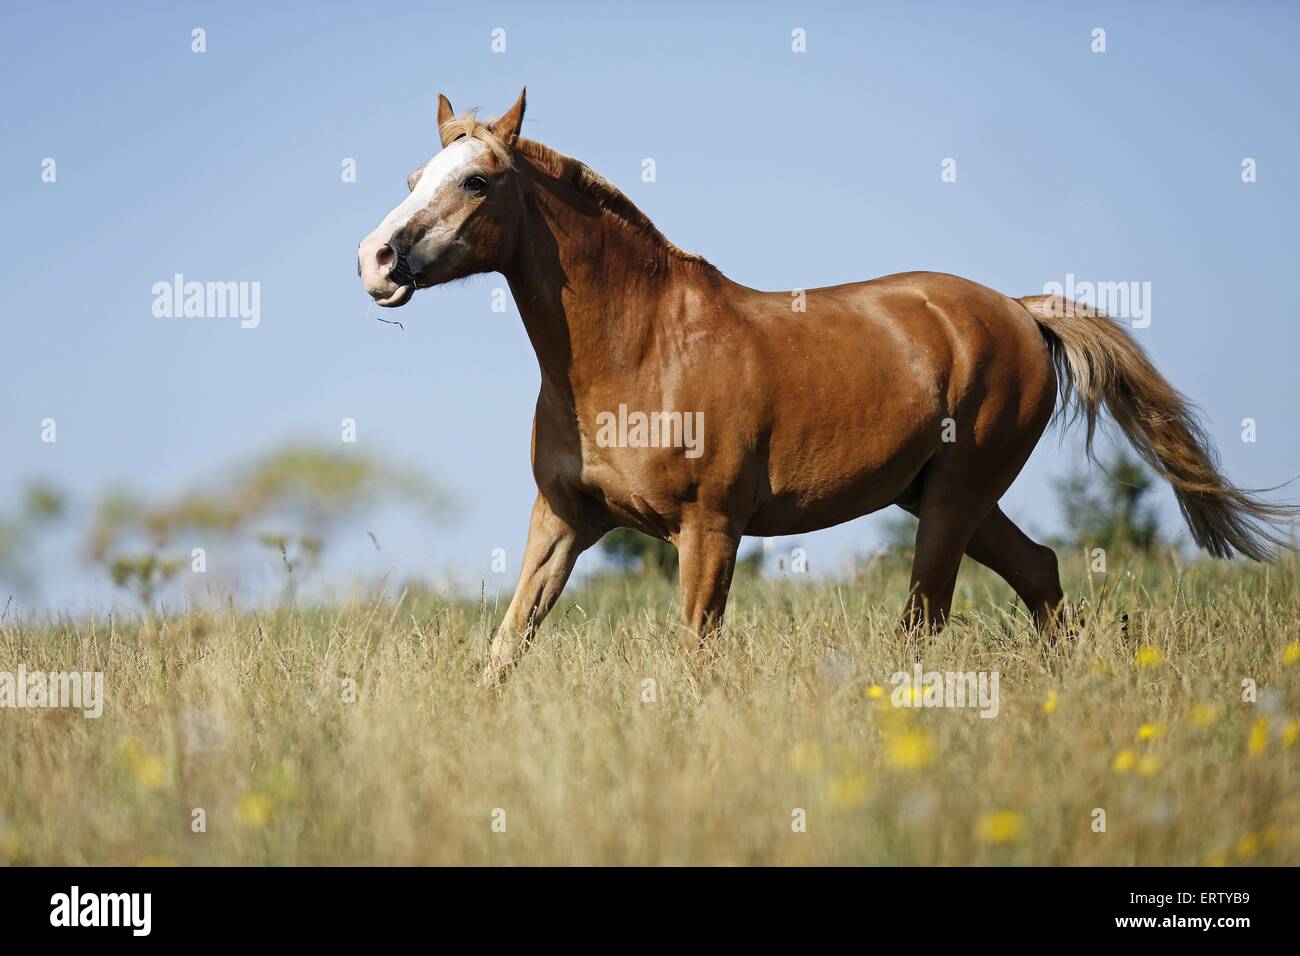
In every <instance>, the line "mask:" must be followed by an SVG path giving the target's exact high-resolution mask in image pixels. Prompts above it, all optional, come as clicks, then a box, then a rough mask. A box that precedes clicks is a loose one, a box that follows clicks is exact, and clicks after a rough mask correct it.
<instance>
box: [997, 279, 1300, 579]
mask: <svg viewBox="0 0 1300 956" xmlns="http://www.w3.org/2000/svg"><path fill="white" fill-rule="evenodd" d="M1018 301H1019V302H1020V304H1021V305H1023V306H1024V307H1025V308H1026V309H1028V310H1029V313H1030V314H1031V315H1032V316H1033V317H1034V318H1035V319H1036V320H1037V321H1038V324H1039V326H1040V327H1041V329H1042V331H1043V336H1044V337H1045V338H1046V339H1047V345H1048V349H1049V351H1050V353H1051V358H1052V364H1053V365H1054V366H1055V367H1056V375H1057V381H1058V382H1059V383H1060V385H1059V387H1060V393H1061V402H1060V405H1059V407H1058V412H1057V413H1058V415H1060V416H1062V417H1064V418H1065V419H1066V421H1067V423H1068V422H1072V421H1074V420H1075V419H1077V418H1078V417H1079V416H1080V415H1082V416H1083V418H1084V420H1085V422H1086V423H1087V429H1088V434H1087V449H1088V455H1089V457H1092V439H1093V434H1094V432H1095V430H1096V426H1097V415H1098V412H1099V411H1100V410H1101V409H1102V408H1103V407H1104V408H1105V410H1106V411H1107V412H1108V413H1109V414H1110V416H1111V418H1113V419H1114V420H1115V423H1116V424H1117V425H1119V427H1120V430H1121V431H1122V432H1123V433H1124V436H1125V437H1126V438H1127V439H1128V440H1129V441H1130V442H1131V443H1132V445H1133V447H1134V448H1135V449H1136V450H1137V452H1138V454H1139V455H1140V456H1141V457H1142V459H1143V460H1144V461H1145V462H1146V463H1147V464H1148V465H1150V466H1151V467H1152V468H1153V469H1154V470H1155V471H1156V473H1157V474H1159V475H1161V476H1162V477H1163V478H1164V479H1165V480H1166V481H1168V482H1169V483H1170V484H1171V485H1172V486H1173V489H1174V494H1175V495H1176V496H1177V498H1178V507H1179V508H1180V509H1181V511H1182V513H1183V519H1184V520H1185V521H1186V522H1187V526H1188V527H1189V528H1190V529H1191V532H1192V537H1193V538H1194V539H1195V540H1196V543H1197V544H1198V545H1200V546H1201V547H1202V548H1204V549H1205V550H1206V551H1209V552H1210V554H1212V555H1214V556H1215V557H1217V558H1228V557H1231V556H1232V554H1233V552H1239V553H1241V554H1244V555H1245V556H1246V557H1248V558H1252V559H1254V560H1256V561H1267V560H1271V558H1272V557H1273V555H1274V553H1275V552H1276V551H1277V550H1279V549H1282V548H1292V549H1294V548H1295V547H1296V545H1295V543H1294V538H1293V537H1288V536H1287V535H1285V534H1284V533H1283V531H1282V530H1281V528H1280V527H1279V525H1282V524H1283V523H1285V522H1294V521H1295V520H1296V519H1297V518H1300V508H1297V507H1292V506H1288V505H1279V504H1273V503H1271V502H1268V501H1264V500H1263V499H1261V498H1259V497H1257V493H1256V492H1251V491H1244V490H1242V489H1240V488H1238V487H1236V486H1235V485H1233V484H1232V483H1231V482H1230V481H1228V479H1227V478H1225V477H1224V476H1223V474H1222V473H1221V472H1220V471H1219V457H1218V453H1217V452H1216V451H1215V449H1214V445H1213V444H1212V443H1211V441H1210V439H1209V437H1208V436H1207V435H1206V433H1205V428H1204V426H1203V425H1202V424H1201V423H1200V421H1199V420H1198V418H1197V415H1196V412H1195V410H1194V408H1193V407H1192V405H1191V404H1190V403H1189V402H1188V400H1187V399H1186V398H1185V397H1183V396H1182V395H1181V394H1179V392H1178V391H1177V389H1175V388H1174V387H1173V386H1172V385H1170V384H1169V382H1168V381H1167V380H1166V379H1165V377H1164V376H1163V375H1161V374H1160V373H1159V372H1158V371H1156V368H1155V366H1154V365H1152V364H1151V360H1150V359H1149V358H1148V357H1147V354H1146V352H1145V351H1143V349H1142V346H1140V345H1139V344H1138V343H1137V342H1136V341H1135V340H1134V339H1133V337H1132V336H1131V335H1129V334H1128V332H1127V331H1125V330H1124V328H1123V327H1122V326H1120V324H1119V323H1118V322H1116V321H1115V320H1113V319H1111V318H1109V317H1108V316H1106V315H1103V314H1101V313H1100V312H1098V311H1096V310H1093V309H1090V308H1087V307H1085V306H1082V305H1079V304H1078V303H1075V302H1071V301H1069V300H1068V299H1065V298H1063V297H1061V296H1055V295H1034V296H1026V297H1025V298H1023V299H1020V300H1018Z"/></svg>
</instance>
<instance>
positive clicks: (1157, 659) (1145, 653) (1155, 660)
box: [1133, 644, 1165, 667]
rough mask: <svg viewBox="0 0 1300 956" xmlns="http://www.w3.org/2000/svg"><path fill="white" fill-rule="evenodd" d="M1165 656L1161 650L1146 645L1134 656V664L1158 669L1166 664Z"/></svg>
mask: <svg viewBox="0 0 1300 956" xmlns="http://www.w3.org/2000/svg"><path fill="white" fill-rule="evenodd" d="M1164 660H1165V655H1164V654H1162V653H1160V648H1158V647H1152V646H1151V645H1150V644H1144V645H1143V646H1141V647H1139V648H1138V649H1137V653H1136V654H1134V655H1133V662H1134V663H1135V664H1137V665H1138V667H1156V666H1158V665H1160V664H1162V663H1164Z"/></svg>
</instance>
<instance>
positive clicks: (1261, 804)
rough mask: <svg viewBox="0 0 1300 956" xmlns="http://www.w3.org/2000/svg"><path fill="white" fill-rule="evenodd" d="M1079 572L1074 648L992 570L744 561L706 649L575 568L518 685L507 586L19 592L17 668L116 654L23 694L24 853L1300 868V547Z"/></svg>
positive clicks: (5, 745) (666, 589)
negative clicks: (1255, 558)
mask: <svg viewBox="0 0 1300 956" xmlns="http://www.w3.org/2000/svg"><path fill="white" fill-rule="evenodd" d="M1063 565H1064V568H1063V570H1064V572H1065V579H1066V589H1067V592H1068V593H1069V594H1070V595H1071V596H1072V598H1073V599H1074V600H1076V601H1078V600H1079V599H1084V600H1085V602H1086V606H1085V609H1084V615H1085V622H1084V626H1083V628H1082V630H1081V632H1080V633H1079V634H1078V635H1077V636H1076V637H1075V638H1073V639H1072V640H1069V641H1063V642H1061V643H1059V644H1058V645H1056V646H1047V645H1045V644H1043V643H1042V642H1041V641H1040V640H1039V638H1038V637H1037V636H1036V635H1035V633H1034V632H1033V630H1032V628H1031V627H1030V626H1029V624H1028V622H1027V619H1026V616H1025V614H1024V611H1023V608H1021V607H1018V606H1017V605H1016V604H1015V603H1014V601H1013V599H1012V596H1011V593H1010V591H1009V590H1007V589H1006V588H1005V586H1004V585H1002V584H1001V583H1000V582H998V581H997V580H996V579H994V578H993V577H991V576H990V575H987V574H986V573H985V572H983V571H982V570H980V569H978V568H975V567H970V566H968V567H966V568H965V569H964V570H963V574H962V577H961V580H960V583H959V590H958V596H957V599H956V601H955V604H954V612H955V620H954V621H953V623H952V624H951V626H950V627H949V628H948V630H947V631H945V632H944V633H943V634H942V635H940V636H937V637H931V638H925V639H921V640H913V641H909V642H903V641H901V640H900V639H899V638H898V637H896V636H895V632H894V621H895V617H896V614H897V612H898V610H899V608H900V607H901V605H902V602H903V598H904V593H905V588H906V580H907V578H906V567H905V566H903V565H899V564H896V563H893V562H889V561H883V562H877V563H876V564H874V565H872V566H870V567H868V568H866V569H865V570H863V571H861V572H860V573H858V574H857V575H856V576H855V577H853V578H852V579H846V580H843V581H840V582H838V583H814V582H810V581H806V580H797V579H795V580H777V581H772V580H752V581H747V582H741V583H739V584H738V585H737V587H736V588H735V590H734V591H733V594H732V602H731V605H730V611H729V618H728V627H727V630H726V632H725V634H724V636H723V640H722V644H721V646H720V653H719V654H718V656H717V658H716V660H714V661H713V662H712V663H711V664H710V665H708V666H706V667H703V668H701V667H699V666H697V665H692V664H690V663H688V662H686V661H683V660H681V659H680V658H679V657H678V656H677V655H676V651H675V648H676V637H677V609H676V601H675V596H674V590H673V588H672V587H671V586H670V585H669V584H667V583H665V582H662V581H656V580H653V579H643V578H627V579H604V580H601V581H597V582H594V583H591V584H588V585H585V586H584V585H577V586H573V587H571V588H570V590H569V591H568V592H566V594H565V596H564V597H563V598H562V599H561V601H560V604H559V605H558V606H557V608H556V610H555V612H554V613H553V614H552V616H551V618H550V619H549V620H548V622H547V624H546V626H545V627H544V628H543V631H542V635H541V637H540V638H539V641H538V642H537V644H536V646H535V648H534V650H533V651H532V653H531V654H530V655H529V656H528V658H527V659H526V660H525V662H524V663H523V665H522V666H521V667H520V668H519V670H518V671H517V672H516V674H515V676H514V677H513V679H512V680H511V682H510V683H509V684H508V685H507V686H506V688H505V689H504V690H503V691H500V692H493V691H484V690H480V689H479V688H478V686H477V678H478V674H479V669H480V667H481V664H482V661H483V658H484V655H485V648H486V642H487V641H488V639H489V637H490V634H491V629H492V626H493V624H494V623H495V621H496V620H497V619H499V616H500V613H501V611H502V610H503V609H504V608H503V606H501V605H497V604H496V603H493V602H480V603H474V602H452V603H447V602H445V601H441V600H439V599H437V598H436V597H434V596H432V595H429V594H426V593H418V592H416V591H414V590H412V591H410V592H408V593H405V594H403V595H402V597H401V599H400V600H399V599H397V598H396V597H380V598H369V599H362V598H358V599H357V600H355V601H354V602H353V603H351V604H349V605H347V606H343V607H332V608H315V607H310V608H299V609H291V608H283V609H277V610H272V611H268V612H259V613H257V614H253V613H249V612H239V611H234V610H221V609H218V610H211V611H193V612H191V613H188V614H185V615H173V616H169V617H166V618H159V617H156V616H155V617H149V616H144V615H141V616H139V617H136V618H134V619H118V620H111V621H110V620H108V619H105V618H99V619H93V620H92V619H68V620H58V621H50V622H41V623H27V622H21V621H15V619H14V615H13V613H12V612H10V613H9V614H7V615H6V617H5V618H4V620H3V623H2V625H0V671H4V670H8V671H14V670H15V669H16V668H17V666H18V664H20V663H22V664H24V665H25V666H26V668H27V670H28V671H32V670H41V669H44V670H73V669H77V670H85V669H89V670H96V669H98V670H102V671H103V672H104V675H105V688H106V697H107V703H106V705H105V709H104V714H103V716H102V717H101V718H100V719H97V720H94V719H85V718H83V717H82V716H81V715H80V714H79V713H77V712H71V711H67V710H53V709H49V710H42V711H37V710H0V731H2V732H0V862H7V863H10V864H25V863H26V864H126V865H134V864H147V863H159V864H169V863H171V864H180V865H186V864H340V863H341V864H361V863H380V864H710V865H712V864H723V865H726V864H936V863H937V864H972V863H993V864H1118V865H1129V864H1193V865H1200V864H1206V863H1210V864H1228V865H1259V864H1296V863H1300V790H1298V789H1297V783H1298V782H1300V777H1298V775H1297V770H1298V767H1300V745H1297V726H1298V725H1297V720H1296V718H1297V716H1298V715H1300V706H1298V705H1300V587H1298V586H1297V578H1298V576H1300V563H1297V562H1296V561H1295V560H1289V561H1288V562H1286V563H1283V564H1281V565H1278V566H1275V567H1272V568H1264V567H1258V566H1247V565H1242V564H1219V563H1213V562H1210V561H1200V562H1197V563H1194V564H1182V563H1177V562H1176V561H1174V560H1172V559H1160V560H1155V559H1140V558H1135V559H1133V560H1132V561H1131V562H1127V563H1126V562H1125V561H1124V560H1122V559H1117V558H1114V557H1112V560H1111V567H1110V572H1109V573H1108V574H1089V573H1088V572H1087V570H1086V568H1085V567H1084V565H1083V564H1082V562H1081V560H1075V561H1071V560H1070V559H1068V558H1067V559H1065V560H1064V562H1063ZM1124 615H1127V622H1125V621H1124ZM918 659H919V660H920V661H921V663H922V664H923V666H924V668H925V669H926V670H940V671H943V670H954V671H985V672H991V671H997V672H999V675H1000V709H999V714H998V716H997V717H996V718H993V719H982V718H980V717H979V716H978V715H977V713H976V712H975V711H973V710H969V709H963V710H958V709H913V708H907V709H901V708H896V707H894V706H893V705H892V704H891V700H890V698H891V694H892V690H893V687H892V685H891V683H890V675H891V674H893V673H894V672H895V671H898V670H907V671H910V670H911V669H912V665H913V664H914V663H915V662H916V661H917V660H918ZM1247 679H1249V680H1252V681H1254V682H1255V684H1256V686H1257V694H1256V695H1254V696H1255V697H1256V699H1255V701H1254V702H1250V701H1243V693H1244V692H1245V687H1244V685H1243V681H1245V680H1247ZM348 681H355V688H356V690H355V695H353V694H352V693H351V685H350V684H349V683H348ZM648 681H653V682H654V683H653V684H649V683H647V682H648ZM873 688H874V689H873ZM1246 696H1248V697H1249V696H1252V695H1250V694H1246ZM354 698H355V699H354ZM648 698H653V699H648ZM200 808H201V809H202V810H203V815H202V819H203V822H204V824H205V827H204V832H194V830H195V824H194V821H195V820H196V819H198V818H197V817H196V815H195V810H196V809H200ZM1098 808H1100V809H1101V810H1103V811H1104V814H1105V828H1104V832H1096V829H1095V826H1096V823H1095V821H1097V820H1099V819H1100V818H1099V817H1098V816H1097V815H1096V813H1095V811H1096V810H1097V809H1098ZM797 811H802V814H800V813H799V812H797ZM801 820H802V821H803V822H804V824H805V827H804V832H796V830H798V829H799V823H800V821H801ZM502 831H503V832H502Z"/></svg>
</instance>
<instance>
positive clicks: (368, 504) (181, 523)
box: [86, 446, 444, 603]
mask: <svg viewBox="0 0 1300 956" xmlns="http://www.w3.org/2000/svg"><path fill="white" fill-rule="evenodd" d="M394 500H400V501H403V502H405V503H406V504H408V505H414V506H415V507H416V508H417V509H419V510H420V511H423V512H425V513H428V514H435V513H437V512H438V511H439V510H440V509H441V507H442V506H443V504H444V497H443V495H442V494H441V493H440V492H439V491H438V490H437V489H436V488H435V487H434V486H433V485H432V484H431V483H430V482H429V481H428V479H427V478H425V477H424V476H422V475H421V474H419V473H418V472H416V471H413V470H410V469H404V468H399V467H397V466H395V465H392V464H390V463H388V462H385V461H382V460H381V459H379V458H376V457H374V456H368V455H365V454H361V453H358V452H356V451H351V450H349V451H344V450H336V449H330V448H315V447H310V446H288V447H285V448H283V449H280V450H278V451H275V452H272V453H270V454H268V455H265V456H262V457H260V458H258V459H256V460H254V461H252V462H251V463H249V464H247V465H244V466H239V467H237V468H235V469H233V470H232V472H231V473H230V475H229V476H228V477H226V479H225V480H224V481H222V482H219V483H213V484H212V485H211V486H209V487H208V488H205V489H203V490H198V491H192V492H189V493H187V494H183V495H181V496H180V497H177V498H174V499H172V500H169V501H163V502H160V503H149V502H147V501H145V500H144V499H143V498H141V497H140V496H139V495H138V494H135V493H133V492H130V491H123V490H117V491H114V492H111V493H109V494H108V495H106V496H105V497H104V498H103V500H102V501H101V502H100V504H99V507H98V509H97V511H96V513H95V517H94V520H93V522H92V525H91V528H90V532H89V537H88V540H87V543H86V547H87V551H88V552H89V554H90V557H91V558H92V560H94V561H96V562H99V563H101V564H103V565H104V566H105V567H106V568H107V569H108V570H109V572H110V574H111V575H112V577H113V580H114V581H115V582H116V583H117V584H118V585H119V586H122V587H128V588H131V589H132V590H134V591H135V592H136V593H137V595H139V596H140V597H141V599H142V600H143V601H144V602H145V603H149V602H150V601H151V600H152V597H153V594H154V592H155V591H156V589H157V588H158V586H159V585H161V584H164V583H166V581H167V580H169V579H170V578H171V577H172V576H173V575H174V574H175V573H176V571H177V570H178V569H179V568H180V567H183V566H184V563H185V562H188V561H189V556H188V554H189V552H188V544H189V542H190V541H193V540H209V539H211V538H212V537H239V536H248V537H249V538H250V539H251V540H256V541H258V542H259V543H261V544H262V545H265V546H266V547H269V548H273V549H274V550H276V551H277V552H278V553H279V554H280V556H281V559H282V561H283V563H284V566H285V568H286V570H287V571H288V572H289V573H290V574H293V573H294V571H296V570H298V569H299V568H309V567H312V566H314V565H315V564H316V563H317V559H318V558H319V555H320V552H321V550H322V549H323V547H324V542H325V539H326V538H327V537H328V534H329V532H330V531H331V530H333V529H334V528H335V527H336V526H337V524H338V523H339V522H340V521H342V520H343V519H344V518H346V517H349V516H353V515H356V514H358V513H360V512H362V511H365V510H367V509H371V508H374V507H376V506H377V505H382V504H386V503H389V502H392V501H394ZM181 538H184V539H185V541H184V544H185V545H186V548H187V550H186V551H185V554H186V557H185V558H184V559H183V560H182V559H181V558H179V557H176V556H166V555H164V552H165V551H166V550H167V549H168V548H170V547H173V546H175V545H176V543H177V542H178V540H179V539H181Z"/></svg>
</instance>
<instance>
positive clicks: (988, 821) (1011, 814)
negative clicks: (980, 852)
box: [975, 810, 1025, 843]
mask: <svg viewBox="0 0 1300 956" xmlns="http://www.w3.org/2000/svg"><path fill="white" fill-rule="evenodd" d="M1024 829H1025V817H1024V815H1023V814H1020V813H1017V812H1016V811H1014V810H999V811H998V812H997V813H990V814H989V815H988V816H986V817H984V818H983V819H982V820H980V822H979V826H978V827H977V828H976V831H975V833H976V836H978V837H979V839H980V842H982V843H1014V842H1015V841H1016V840H1019V839H1020V835H1021V834H1022V833H1023V832H1024Z"/></svg>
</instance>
